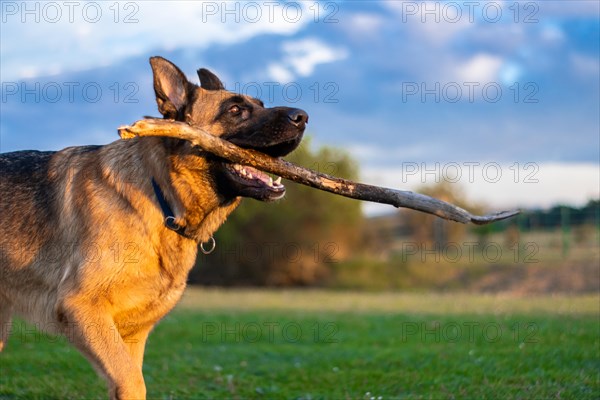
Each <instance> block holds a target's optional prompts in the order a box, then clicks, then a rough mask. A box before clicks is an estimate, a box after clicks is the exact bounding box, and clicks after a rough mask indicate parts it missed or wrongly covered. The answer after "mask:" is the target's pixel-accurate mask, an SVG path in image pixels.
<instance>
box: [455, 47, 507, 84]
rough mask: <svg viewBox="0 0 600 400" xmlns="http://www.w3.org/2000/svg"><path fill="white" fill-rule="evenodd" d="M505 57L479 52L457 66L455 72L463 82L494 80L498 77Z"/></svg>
mask: <svg viewBox="0 0 600 400" xmlns="http://www.w3.org/2000/svg"><path fill="white" fill-rule="evenodd" d="M502 64H503V59H502V58H501V57H498V56H495V55H491V54H486V53H479V54H476V55H474V56H473V57H471V58H470V59H468V60H466V61H465V62H463V63H461V64H458V65H457V66H455V67H454V68H455V73H456V76H457V77H458V79H460V80H461V81H462V82H493V81H495V80H496V79H497V78H498V73H499V71H500V67H502Z"/></svg>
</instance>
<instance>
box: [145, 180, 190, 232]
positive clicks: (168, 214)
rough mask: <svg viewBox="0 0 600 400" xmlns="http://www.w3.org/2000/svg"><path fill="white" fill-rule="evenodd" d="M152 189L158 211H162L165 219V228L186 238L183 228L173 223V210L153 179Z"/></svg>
mask: <svg viewBox="0 0 600 400" xmlns="http://www.w3.org/2000/svg"><path fill="white" fill-rule="evenodd" d="M152 188H153V189H154V194H155V195H156V199H157V200H158V204H159V205H160V209H161V210H162V213H163V215H164V217H165V226H166V227H167V228H169V229H170V230H172V231H175V232H177V233H179V234H180V235H182V236H185V237H187V236H186V234H185V227H183V226H181V225H178V224H177V223H176V222H175V215H174V213H173V210H172V209H171V206H170V205H169V203H168V202H167V199H165V195H164V194H163V191H162V190H161V189H160V186H158V183H156V180H155V179H154V178H152Z"/></svg>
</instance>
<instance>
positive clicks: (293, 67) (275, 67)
mask: <svg viewBox="0 0 600 400" xmlns="http://www.w3.org/2000/svg"><path fill="white" fill-rule="evenodd" d="M283 53H284V56H283V60H281V61H279V62H277V63H272V64H271V65H269V67H268V73H269V76H270V77H271V78H272V79H275V80H276V81H279V82H281V83H287V82H290V81H292V80H293V79H294V78H295V77H296V76H301V77H307V76H310V75H312V73H313V72H314V70H315V68H316V66H317V65H319V64H327V63H331V62H335V61H339V60H343V59H345V58H346V57H348V51H347V50H346V49H343V48H336V47H331V46H329V45H327V44H325V43H323V42H322V41H321V40H319V39H316V38H307V39H302V40H295V41H289V42H285V43H283Z"/></svg>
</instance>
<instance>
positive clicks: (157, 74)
mask: <svg viewBox="0 0 600 400" xmlns="http://www.w3.org/2000/svg"><path fill="white" fill-rule="evenodd" d="M150 65H151V66H152V72H153V74H154V93H155V94H156V102H157V104H158V111H160V113H161V114H162V115H163V116H164V117H165V118H170V119H177V117H178V116H180V114H181V113H182V112H183V109H184V108H185V105H186V103H187V101H188V87H189V86H190V85H193V84H192V83H190V82H188V80H187V78H186V77H185V74H184V73H183V72H181V70H180V69H179V68H177V66H176V65H175V64H173V63H172V62H170V61H169V60H166V59H164V58H162V57H158V56H157V57H151V58H150Z"/></svg>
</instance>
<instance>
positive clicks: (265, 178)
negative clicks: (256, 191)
mask: <svg viewBox="0 0 600 400" xmlns="http://www.w3.org/2000/svg"><path fill="white" fill-rule="evenodd" d="M233 169H235V170H236V171H237V172H238V173H239V174H241V175H242V176H243V177H245V178H247V179H256V180H259V181H261V182H263V183H264V184H265V185H268V186H271V187H279V186H282V185H281V178H277V179H276V180H275V181H273V178H271V177H270V176H269V175H267V174H266V173H264V172H262V171H260V170H258V169H256V168H254V167H251V166H249V165H240V164H235V165H234V166H233Z"/></svg>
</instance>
